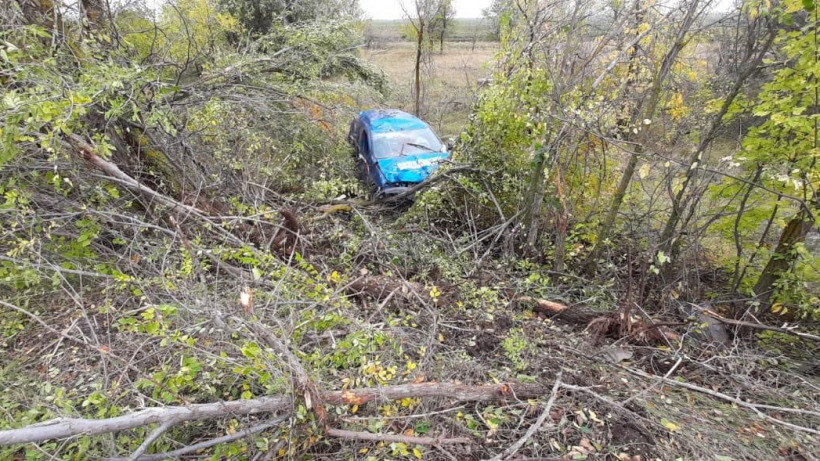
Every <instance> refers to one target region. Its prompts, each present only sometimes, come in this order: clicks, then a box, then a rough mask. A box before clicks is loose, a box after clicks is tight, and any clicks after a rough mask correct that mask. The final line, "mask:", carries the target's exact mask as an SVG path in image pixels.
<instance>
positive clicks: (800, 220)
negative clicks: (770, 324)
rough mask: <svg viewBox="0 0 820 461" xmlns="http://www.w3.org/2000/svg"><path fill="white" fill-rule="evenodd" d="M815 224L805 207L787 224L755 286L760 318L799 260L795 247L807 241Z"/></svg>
mask: <svg viewBox="0 0 820 461" xmlns="http://www.w3.org/2000/svg"><path fill="white" fill-rule="evenodd" d="M813 224H814V218H813V217H812V216H811V213H810V212H809V210H807V209H806V208H805V207H803V208H801V209H800V212H798V213H797V215H796V216H794V217H793V218H792V219H791V220H790V221H789V223H788V224H786V228H785V229H783V232H782V233H781V234H780V241H779V242H778V243H777V248H775V250H774V253H773V254H772V256H771V257H770V258H769V261H768V262H767V263H766V267H764V268H763V272H762V273H761V274H760V277H758V279H757V283H756V284H755V287H754V292H755V295H756V296H757V301H758V302H759V304H758V306H757V307H756V308H755V309H754V313H755V315H758V316H759V315H761V314H764V313H766V312H768V311H769V308H770V307H771V305H772V298H773V297H774V292H775V290H776V289H777V284H778V282H779V281H780V280H781V279H782V278H783V275H784V273H785V272H787V271H788V270H789V268H790V267H791V265H792V264H793V263H794V262H795V260H796V259H797V255H796V254H795V253H794V247H795V245H797V244H798V243H802V242H804V241H806V235H808V233H809V231H810V230H811V228H812V225H813Z"/></svg>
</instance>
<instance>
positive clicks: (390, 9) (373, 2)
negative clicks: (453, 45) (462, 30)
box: [359, 0, 492, 19]
mask: <svg viewBox="0 0 820 461" xmlns="http://www.w3.org/2000/svg"><path fill="white" fill-rule="evenodd" d="M405 1H406V2H407V4H408V5H411V4H412V2H413V0H405ZM491 2H492V0H453V4H454V5H455V8H456V17H457V18H480V17H481V10H482V8H487V7H488V6H489V5H490V3H491ZM359 5H361V7H362V9H363V10H364V14H365V16H366V17H368V18H370V19H401V18H402V17H404V14H403V13H402V10H401V5H400V3H399V0H359Z"/></svg>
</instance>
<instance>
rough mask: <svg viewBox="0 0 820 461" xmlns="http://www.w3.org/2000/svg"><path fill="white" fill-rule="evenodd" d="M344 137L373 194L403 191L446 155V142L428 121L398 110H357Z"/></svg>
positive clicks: (386, 194) (419, 179)
mask: <svg viewBox="0 0 820 461" xmlns="http://www.w3.org/2000/svg"><path fill="white" fill-rule="evenodd" d="M348 140H349V141H350V144H351V145H352V146H353V148H354V149H355V155H356V157H357V163H358V165H357V166H358V168H359V172H360V173H361V175H362V178H363V179H364V181H365V182H366V183H367V184H368V186H369V187H371V189H372V190H373V191H374V196H375V197H376V198H389V197H391V196H393V197H395V196H396V195H400V194H403V193H405V192H407V190H408V189H409V188H411V187H413V186H414V185H416V184H418V183H420V182H422V181H424V180H425V179H427V177H428V176H430V174H431V173H432V172H433V171H435V170H436V169H437V168H438V166H439V163H440V162H441V161H443V160H446V159H447V158H448V157H450V154H449V152H448V150H449V149H448V146H445V145H444V143H442V142H441V139H439V137H438V136H437V135H436V134H435V133H434V132H433V130H432V129H431V128H430V126H429V125H427V124H426V123H424V122H423V121H421V120H420V119H419V118H418V117H415V116H413V115H410V114H408V113H406V112H402V111H400V110H392V109H390V110H386V109H373V110H366V111H364V112H360V113H359V115H358V116H357V117H356V119H355V120H353V121H352V122H351V123H350V133H349V134H348Z"/></svg>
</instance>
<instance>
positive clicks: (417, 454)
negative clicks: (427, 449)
mask: <svg viewBox="0 0 820 461" xmlns="http://www.w3.org/2000/svg"><path fill="white" fill-rule="evenodd" d="M413 455H415V456H416V458H418V459H421V450H419V449H418V448H413Z"/></svg>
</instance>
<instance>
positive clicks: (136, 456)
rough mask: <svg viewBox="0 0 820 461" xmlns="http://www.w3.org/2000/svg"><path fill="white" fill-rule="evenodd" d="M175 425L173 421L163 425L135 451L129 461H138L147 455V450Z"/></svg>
mask: <svg viewBox="0 0 820 461" xmlns="http://www.w3.org/2000/svg"><path fill="white" fill-rule="evenodd" d="M173 426H174V423H173V422H172V421H168V422H164V423H162V424H161V425H160V426H159V427H158V428H157V429H156V430H155V431H154V432H152V433H151V435H149V436H148V437H146V438H145V440H144V441H143V442H142V443H141V444H140V446H139V448H137V449H136V451H134V453H133V454H131V456H129V457H128V461H136V460H138V459H139V458H140V456H142V454H143V453H145V450H147V449H148V447H150V446H151V444H152V443H154V442H155V441H156V440H157V439H158V438H159V437H160V436H161V435H162V434H164V433H165V432H167V431H168V429H170V428H172V427H173Z"/></svg>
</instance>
